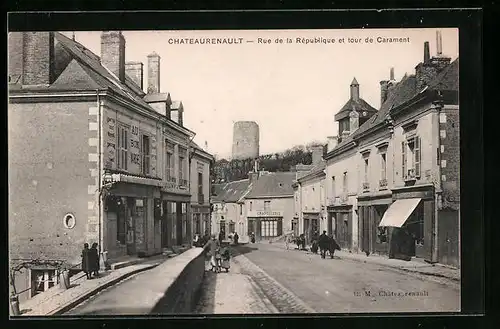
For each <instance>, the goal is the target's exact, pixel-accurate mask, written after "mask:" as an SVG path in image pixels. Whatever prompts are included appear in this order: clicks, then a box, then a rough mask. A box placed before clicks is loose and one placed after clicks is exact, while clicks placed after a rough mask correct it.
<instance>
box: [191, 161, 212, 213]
mask: <svg viewBox="0 0 500 329" xmlns="http://www.w3.org/2000/svg"><path fill="white" fill-rule="evenodd" d="M199 172H201V173H203V197H204V202H203V204H204V205H209V204H210V199H209V198H210V161H209V160H207V159H204V158H202V157H200V156H197V155H195V156H194V157H193V159H192V160H191V177H190V178H191V181H190V184H191V189H190V190H191V203H194V204H198V184H199V182H198V173H199Z"/></svg>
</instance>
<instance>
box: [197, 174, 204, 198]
mask: <svg viewBox="0 0 500 329" xmlns="http://www.w3.org/2000/svg"><path fill="white" fill-rule="evenodd" d="M198 194H200V195H201V194H203V174H202V173H201V172H199V173H198Z"/></svg>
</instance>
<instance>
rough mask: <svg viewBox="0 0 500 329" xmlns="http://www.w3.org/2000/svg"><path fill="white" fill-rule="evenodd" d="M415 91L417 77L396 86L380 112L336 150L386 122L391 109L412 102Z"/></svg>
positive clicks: (403, 80)
mask: <svg viewBox="0 0 500 329" xmlns="http://www.w3.org/2000/svg"><path fill="white" fill-rule="evenodd" d="M415 91H416V78H415V76H414V75H410V76H405V77H404V78H403V79H402V80H401V81H400V82H399V83H397V84H396V86H395V87H394V89H393V91H392V92H391V94H390V96H389V98H388V99H387V100H386V101H385V102H384V103H383V104H382V106H381V107H380V110H379V111H378V112H377V113H375V114H374V115H373V116H372V117H371V118H370V119H368V121H366V122H365V123H363V124H362V125H361V126H360V127H359V128H358V129H357V130H356V131H355V132H354V133H352V134H351V135H350V136H349V137H347V138H346V139H344V140H343V141H342V142H341V143H339V145H337V147H336V148H339V147H342V146H343V145H346V144H349V143H350V142H352V141H353V139H354V137H356V136H358V135H359V134H361V133H362V132H365V131H367V130H369V129H370V128H372V127H374V126H376V125H378V124H380V123H382V122H383V121H385V120H386V119H387V115H388V114H389V112H390V110H391V108H392V107H393V106H398V105H401V104H403V103H404V102H406V101H408V100H410V99H411V98H412V97H413V96H414V95H415Z"/></svg>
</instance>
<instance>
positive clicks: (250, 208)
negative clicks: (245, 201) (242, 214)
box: [249, 201, 252, 211]
mask: <svg viewBox="0 0 500 329" xmlns="http://www.w3.org/2000/svg"><path fill="white" fill-rule="evenodd" d="M249 210H250V211H252V201H250V207H249Z"/></svg>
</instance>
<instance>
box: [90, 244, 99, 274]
mask: <svg viewBox="0 0 500 329" xmlns="http://www.w3.org/2000/svg"><path fill="white" fill-rule="evenodd" d="M90 253H91V254H92V258H91V259H92V264H91V266H92V274H94V275H95V276H98V275H99V251H98V250H97V243H95V242H94V243H92V248H90Z"/></svg>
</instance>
